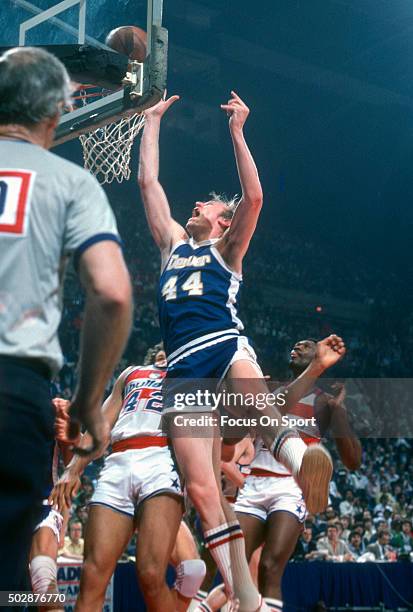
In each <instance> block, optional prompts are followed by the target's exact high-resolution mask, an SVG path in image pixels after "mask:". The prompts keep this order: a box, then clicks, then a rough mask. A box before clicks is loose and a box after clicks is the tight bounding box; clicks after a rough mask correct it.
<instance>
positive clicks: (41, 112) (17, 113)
mask: <svg viewBox="0 0 413 612" xmlns="http://www.w3.org/2000/svg"><path fill="white" fill-rule="evenodd" d="M70 92H71V84H70V78H69V75H68V73H67V70H66V68H65V67H64V65H63V64H62V62H61V61H60V60H58V59H57V57H55V56H54V55H52V54H51V53H49V52H48V51H45V50H44V49H38V48H36V47H16V48H15V49H9V51H6V53H4V55H2V56H1V57H0V124H3V125H5V124H10V123H16V124H18V125H28V126H30V125H34V124H36V123H39V122H40V121H42V120H43V119H47V118H50V117H54V116H55V115H56V114H58V113H60V111H61V108H62V106H64V105H65V104H69V103H70Z"/></svg>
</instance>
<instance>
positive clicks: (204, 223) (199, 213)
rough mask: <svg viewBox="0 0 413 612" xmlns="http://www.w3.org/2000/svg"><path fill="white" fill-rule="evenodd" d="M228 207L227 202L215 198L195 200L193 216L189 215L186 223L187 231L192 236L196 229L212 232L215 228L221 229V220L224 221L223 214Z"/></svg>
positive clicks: (197, 230)
mask: <svg viewBox="0 0 413 612" xmlns="http://www.w3.org/2000/svg"><path fill="white" fill-rule="evenodd" d="M226 208H227V207H226V206H225V204H223V203H222V202H216V201H215V200H209V201H208V202H195V206H194V208H193V209H192V216H191V217H189V219H188V221H187V224H186V230H187V232H188V233H189V234H190V235H191V236H192V235H193V232H194V231H195V232H196V233H198V232H199V231H202V232H208V233H212V231H213V230H214V229H219V221H221V222H222V221H224V218H223V216H222V214H223V213H224V212H225V210H226Z"/></svg>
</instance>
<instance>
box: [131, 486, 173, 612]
mask: <svg viewBox="0 0 413 612" xmlns="http://www.w3.org/2000/svg"><path fill="white" fill-rule="evenodd" d="M181 519H182V499H181V498H180V497H177V496H173V495H167V494H162V495H157V496H155V497H151V498H150V499H148V500H147V501H144V502H143V503H142V506H141V509H140V512H139V515H138V530H139V540H138V545H137V547H136V570H137V574H138V580H139V584H140V587H141V589H142V592H143V596H144V599H145V604H146V609H147V610H148V612H159V611H160V610H162V612H175V610H176V591H175V592H173V591H171V590H170V589H169V587H168V585H167V584H166V581H165V573H166V569H167V566H168V563H169V560H170V558H171V554H172V550H173V548H174V546H175V542H176V537H177V534H178V530H179V526H180V524H181Z"/></svg>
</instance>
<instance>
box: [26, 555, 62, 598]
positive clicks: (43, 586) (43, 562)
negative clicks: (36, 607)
mask: <svg viewBox="0 0 413 612" xmlns="http://www.w3.org/2000/svg"><path fill="white" fill-rule="evenodd" d="M30 578H31V582H32V588H33V592H34V593H51V592H56V591H57V565H56V561H55V560H54V559H52V558H51V557H49V556H47V555H37V556H36V557H33V559H32V560H31V562H30Z"/></svg>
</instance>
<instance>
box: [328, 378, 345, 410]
mask: <svg viewBox="0 0 413 612" xmlns="http://www.w3.org/2000/svg"><path fill="white" fill-rule="evenodd" d="M332 390H333V392H334V395H333V396H332V397H330V398H329V400H328V405H329V406H330V407H331V408H337V407H340V406H341V407H344V400H345V399H346V387H345V385H344V383H339V382H336V383H334V385H332Z"/></svg>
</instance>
